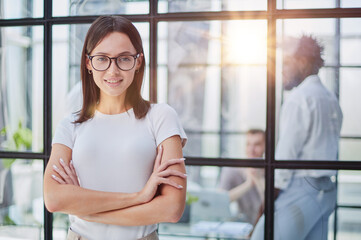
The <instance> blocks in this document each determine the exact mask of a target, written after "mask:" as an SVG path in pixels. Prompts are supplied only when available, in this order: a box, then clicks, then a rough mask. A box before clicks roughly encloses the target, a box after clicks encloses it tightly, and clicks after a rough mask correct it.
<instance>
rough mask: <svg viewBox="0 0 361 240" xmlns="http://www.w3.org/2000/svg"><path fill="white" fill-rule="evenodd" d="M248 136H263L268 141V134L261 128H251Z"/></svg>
mask: <svg viewBox="0 0 361 240" xmlns="http://www.w3.org/2000/svg"><path fill="white" fill-rule="evenodd" d="M247 134H251V135H254V134H262V136H263V138H264V139H266V133H265V132H264V131H263V130H262V129H259V128H251V129H249V130H248V131H247Z"/></svg>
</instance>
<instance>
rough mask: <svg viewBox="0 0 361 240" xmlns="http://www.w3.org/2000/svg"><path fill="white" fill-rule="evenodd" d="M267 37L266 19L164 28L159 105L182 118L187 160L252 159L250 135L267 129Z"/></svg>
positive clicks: (172, 24) (170, 24)
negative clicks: (248, 148)
mask: <svg viewBox="0 0 361 240" xmlns="http://www.w3.org/2000/svg"><path fill="white" fill-rule="evenodd" d="M266 34H267V25H266V21H264V20H237V21H236V20H234V21H204V22H167V23H165V22H161V23H159V35H158V56H159V58H158V71H159V73H160V74H159V75H158V79H159V80H158V102H166V103H168V104H170V105H171V106H172V107H173V108H175V110H176V111H177V113H178V114H179V117H180V119H181V121H182V124H183V127H184V128H185V130H186V133H187V134H188V136H189V142H190V143H191V144H187V145H186V148H185V150H184V151H185V155H187V156H195V157H227V158H241V157H243V158H245V157H247V156H246V154H245V136H246V134H247V131H248V130H249V129H260V130H264V129H265V121H266V73H267V68H266V60H267V57H266V56H267V41H266ZM248 157H249V158H262V157H263V155H262V154H261V155H258V156H253V157H251V156H248Z"/></svg>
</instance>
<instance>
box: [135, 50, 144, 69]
mask: <svg viewBox="0 0 361 240" xmlns="http://www.w3.org/2000/svg"><path fill="white" fill-rule="evenodd" d="M143 58H144V55H143V53H141V54H140V56H139V57H138V58H137V63H136V66H135V69H136V70H139V68H140V66H141V65H142V62H143Z"/></svg>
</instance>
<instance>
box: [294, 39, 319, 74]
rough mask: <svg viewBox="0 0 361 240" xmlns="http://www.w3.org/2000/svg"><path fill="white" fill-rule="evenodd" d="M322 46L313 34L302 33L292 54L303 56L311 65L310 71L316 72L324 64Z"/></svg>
mask: <svg viewBox="0 0 361 240" xmlns="http://www.w3.org/2000/svg"><path fill="white" fill-rule="evenodd" d="M323 50H324V48H323V46H321V44H320V43H319V41H318V40H317V39H316V38H314V37H313V36H311V35H310V36H307V35H302V36H301V38H300V39H299V41H298V46H297V50H296V52H295V54H294V56H295V57H304V58H306V59H307V61H308V62H309V64H310V66H311V67H312V69H310V70H311V73H312V74H318V71H319V70H320V68H321V67H323V65H324V60H323V59H322V54H323Z"/></svg>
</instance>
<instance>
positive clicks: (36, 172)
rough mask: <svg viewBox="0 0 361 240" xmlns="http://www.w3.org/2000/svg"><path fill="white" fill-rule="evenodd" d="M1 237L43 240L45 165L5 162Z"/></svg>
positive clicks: (2, 164)
mask: <svg viewBox="0 0 361 240" xmlns="http://www.w3.org/2000/svg"><path fill="white" fill-rule="evenodd" d="M0 173H1V179H2V180H4V182H3V183H2V184H1V188H0V191H1V195H2V201H1V203H0V221H1V225H2V226H1V228H0V236H1V237H5V238H4V239H43V238H44V236H43V234H44V231H43V224H44V203H43V161H42V160H20V159H1V161H0Z"/></svg>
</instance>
